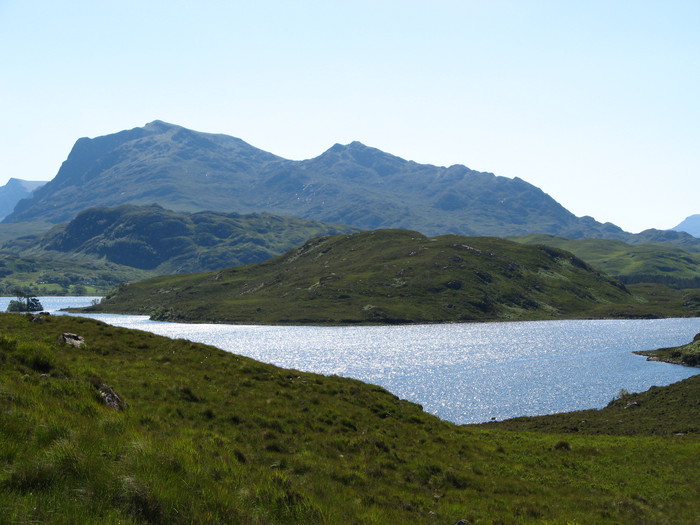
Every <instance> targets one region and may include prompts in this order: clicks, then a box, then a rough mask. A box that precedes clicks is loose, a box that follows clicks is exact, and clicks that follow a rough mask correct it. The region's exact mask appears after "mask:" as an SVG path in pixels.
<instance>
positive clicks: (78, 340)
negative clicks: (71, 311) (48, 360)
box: [58, 332, 85, 348]
mask: <svg viewBox="0 0 700 525" xmlns="http://www.w3.org/2000/svg"><path fill="white" fill-rule="evenodd" d="M58 342H59V343H64V344H67V345H71V346H74V347H76V348H80V347H81V346H83V345H84V344H85V339H83V338H82V337H81V336H79V335H76V334H71V333H68V332H65V333H62V334H61V335H59V336H58Z"/></svg>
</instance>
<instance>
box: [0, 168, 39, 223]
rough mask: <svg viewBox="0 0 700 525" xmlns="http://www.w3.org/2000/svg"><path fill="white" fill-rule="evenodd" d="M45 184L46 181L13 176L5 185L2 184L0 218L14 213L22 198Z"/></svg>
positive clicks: (0, 189) (0, 190)
mask: <svg viewBox="0 0 700 525" xmlns="http://www.w3.org/2000/svg"><path fill="white" fill-rule="evenodd" d="M44 184H46V182H44V181H35V180H22V179H14V178H13V179H10V180H8V181H7V184H5V185H4V186H0V220H2V219H4V218H5V217H7V216H8V215H9V214H10V213H12V210H14V209H15V206H16V205H17V203H18V202H19V201H20V200H22V199H26V198H27V197H29V196H31V194H32V192H33V191H34V190H36V189H38V188H41V187H42V186H43V185H44Z"/></svg>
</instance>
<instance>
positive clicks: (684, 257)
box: [513, 232, 700, 288]
mask: <svg viewBox="0 0 700 525" xmlns="http://www.w3.org/2000/svg"><path fill="white" fill-rule="evenodd" d="M645 233H646V234H649V232H642V234H639V235H640V236H642V239H649V240H640V239H637V240H639V241H640V242H638V243H629V244H628V243H626V242H622V241H615V240H606V239H566V238H563V237H555V236H553V235H539V234H532V235H525V236H522V237H514V238H513V240H515V241H518V242H524V243H528V244H545V245H547V246H554V247H556V248H561V249H562V250H567V251H570V252H572V253H574V254H576V256H578V257H580V258H581V259H583V260H584V261H586V262H587V263H588V264H590V265H591V266H593V267H595V268H597V269H599V270H601V271H603V272H605V273H607V274H608V275H611V276H613V277H615V278H617V279H619V280H620V281H622V282H623V283H625V284H633V283H659V284H665V285H667V286H671V287H674V288H700V239H695V238H694V237H688V238H685V237H676V236H675V235H676V234H675V232H667V233H668V235H664V236H661V235H659V236H656V237H652V236H649V237H644V235H645ZM693 239H695V241H693ZM681 243H683V244H681Z"/></svg>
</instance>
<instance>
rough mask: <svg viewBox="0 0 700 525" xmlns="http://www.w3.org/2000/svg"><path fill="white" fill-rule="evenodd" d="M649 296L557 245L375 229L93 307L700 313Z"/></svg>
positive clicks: (442, 318) (473, 314) (337, 317)
mask: <svg viewBox="0 0 700 525" xmlns="http://www.w3.org/2000/svg"><path fill="white" fill-rule="evenodd" d="M654 292H655V293H659V295H658V296H657V295H654V294H652V293H650V294H644V293H642V294H633V293H631V292H630V290H628V289H627V288H625V287H624V286H623V285H622V284H620V283H619V282H618V281H616V280H614V279H612V278H610V277H608V276H607V275H605V274H601V273H600V272H598V271H596V270H594V269H593V268H591V267H590V266H589V265H587V264H586V263H585V262H583V261H582V260H581V259H579V258H577V257H576V256H574V255H572V254H571V253H569V252H566V251H563V250H559V249H557V248H551V247H547V246H530V245H525V244H519V243H515V242H512V241H507V240H504V239H498V238H492V237H462V236H458V235H442V236H439V237H433V238H428V237H425V236H424V235H421V234H420V233H418V232H412V231H408V230H375V231H370V232H361V233H355V234H351V235H338V236H333V237H321V238H316V239H313V240H311V241H309V242H307V243H305V244H303V245H302V246H300V247H298V248H296V249H293V250H290V251H289V252H287V253H286V254H284V255H282V256H280V257H276V258H274V259H271V260H268V261H265V262H262V263H258V264H251V265H247V266H239V267H235V268H229V269H226V270H222V271H217V272H208V273H198V274H188V275H168V276H161V277H157V278H153V279H148V280H146V281H142V282H138V283H133V284H131V285H129V286H126V287H124V288H122V289H120V290H119V291H118V292H117V293H116V294H114V295H113V296H111V297H108V298H107V300H106V301H104V302H103V303H102V304H101V305H98V306H97V307H95V308H90V309H89V310H90V311H98V312H99V311H107V312H118V313H141V314H144V313H145V314H149V315H151V316H152V317H153V318H154V319H158V320H170V321H208V322H227V323H255V324H266V323H267V324H270V323H273V324H281V323H292V324H350V323H365V324H368V323H426V322H428V323H429V322H463V321H493V320H516V319H517V320H532V319H561V318H581V317H597V318H602V317H658V316H678V317H681V316H692V315H698V314H700V301H695V300H690V299H688V300H685V299H683V300H682V299H681V297H680V292H678V293H676V294H675V295H673V294H671V295H669V294H665V293H663V294H662V293H660V292H659V287H658V286H656V287H654Z"/></svg>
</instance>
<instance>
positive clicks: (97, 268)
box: [0, 204, 357, 293]
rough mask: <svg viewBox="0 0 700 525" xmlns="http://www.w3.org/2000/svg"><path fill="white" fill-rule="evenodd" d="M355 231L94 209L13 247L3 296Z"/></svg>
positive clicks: (206, 262)
mask: <svg viewBox="0 0 700 525" xmlns="http://www.w3.org/2000/svg"><path fill="white" fill-rule="evenodd" d="M19 224H24V223H19ZM354 231H357V228H353V227H350V226H343V225H334V224H325V223H321V222H318V221H311V220H306V219H297V218H294V217H280V216H276V215H270V214H268V213H259V214H248V215H239V214H236V213H229V214H224V213H215V212H199V213H194V214H191V213H178V212H173V211H170V210H166V209H163V208H161V207H160V206H157V205H151V206H133V205H128V204H123V205H121V206H116V207H96V208H88V209H87V210H83V211H81V212H80V213H78V215H77V216H76V217H75V219H73V220H72V221H70V222H69V223H64V224H60V225H56V226H54V227H53V228H52V229H51V230H50V231H49V232H47V233H45V234H36V235H27V236H25V237H22V238H18V239H14V240H12V241H9V242H6V243H5V244H4V245H3V246H2V250H1V251H0V277H2V278H3V282H2V283H0V292H2V290H5V292H6V293H7V292H9V291H11V290H12V289H13V288H14V287H22V288H27V287H28V288H30V289H32V290H34V289H36V290H37V291H44V292H45V293H47V292H49V293H52V292H54V291H57V290H64V291H65V289H66V287H71V286H73V287H75V286H78V285H79V286H82V287H87V288H86V289H88V290H90V288H89V287H97V288H104V287H105V286H114V284H116V283H118V282H123V281H125V280H134V279H144V278H146V277H152V276H154V275H160V274H164V273H183V272H201V271H206V270H218V269H221V268H226V267H229V266H234V265H240V264H248V263H253V262H259V261H263V260H265V259H269V258H271V257H274V256H276V255H279V254H281V253H284V252H285V251H287V250H289V249H291V248H293V247H295V246H298V245H299V244H301V243H303V242H304V241H306V240H308V239H310V238H312V237H318V236H319V235H337V234H341V233H350V232H354ZM3 285H4V286H3ZM70 290H73V288H70ZM65 293H68V292H67V291H66V292H65Z"/></svg>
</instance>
